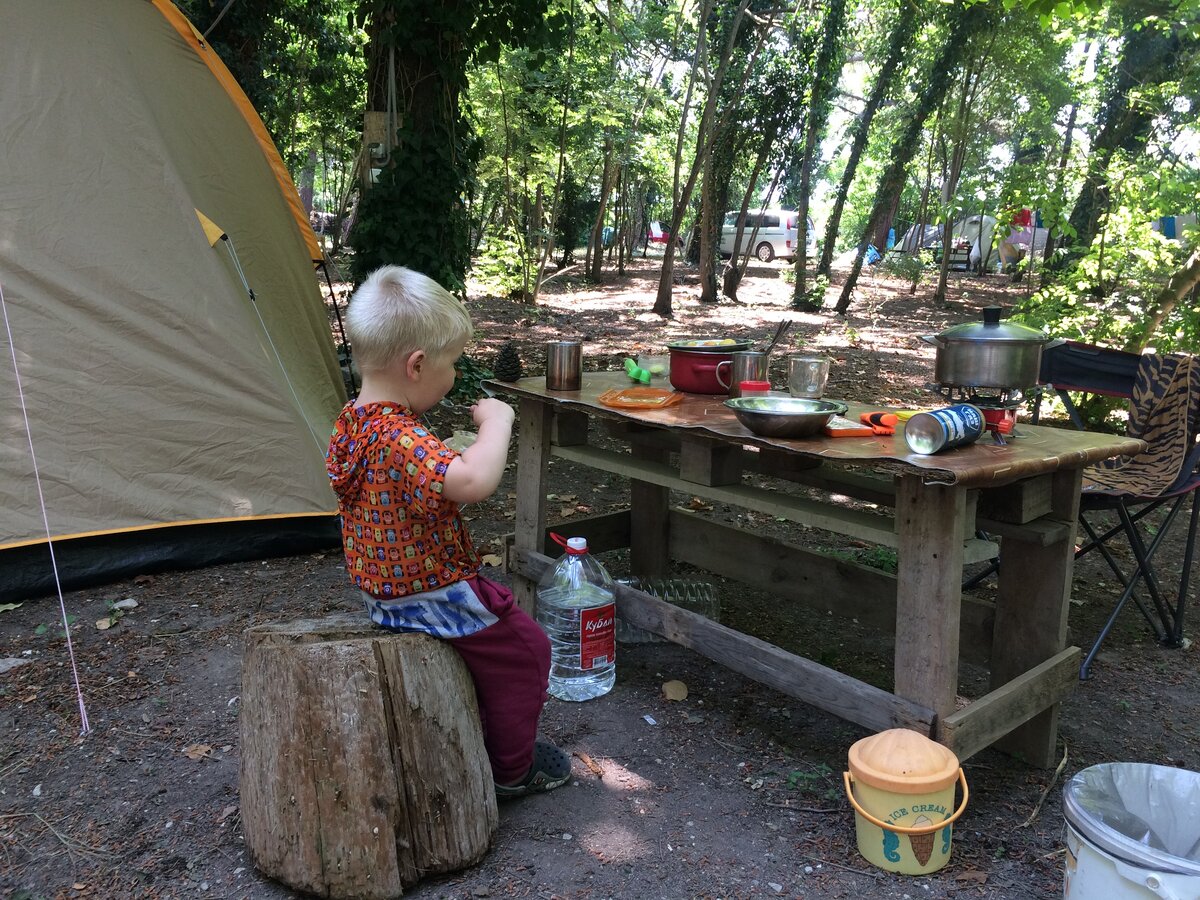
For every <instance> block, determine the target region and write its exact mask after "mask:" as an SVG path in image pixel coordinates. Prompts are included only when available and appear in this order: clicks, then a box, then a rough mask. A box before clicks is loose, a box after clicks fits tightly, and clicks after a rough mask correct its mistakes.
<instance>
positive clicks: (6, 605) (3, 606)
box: [0, 603, 22, 612]
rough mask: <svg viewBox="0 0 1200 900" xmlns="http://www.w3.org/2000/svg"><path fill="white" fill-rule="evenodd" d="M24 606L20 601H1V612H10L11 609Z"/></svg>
mask: <svg viewBox="0 0 1200 900" xmlns="http://www.w3.org/2000/svg"><path fill="white" fill-rule="evenodd" d="M21 606H22V604H20V603H0V612H8V611H9V610H10V609H19V608H20V607H21Z"/></svg>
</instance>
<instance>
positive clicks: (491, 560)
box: [479, 553, 504, 566]
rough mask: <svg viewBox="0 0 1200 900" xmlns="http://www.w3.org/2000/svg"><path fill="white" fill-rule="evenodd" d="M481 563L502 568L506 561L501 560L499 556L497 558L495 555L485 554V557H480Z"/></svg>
mask: <svg viewBox="0 0 1200 900" xmlns="http://www.w3.org/2000/svg"><path fill="white" fill-rule="evenodd" d="M479 561H480V562H481V563H483V564H484V565H485V566H502V565H504V560H503V559H501V558H500V557H499V556H497V555H496V554H495V553H485V554H484V555H483V556H481V557H479Z"/></svg>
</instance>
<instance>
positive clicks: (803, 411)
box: [725, 397, 848, 438]
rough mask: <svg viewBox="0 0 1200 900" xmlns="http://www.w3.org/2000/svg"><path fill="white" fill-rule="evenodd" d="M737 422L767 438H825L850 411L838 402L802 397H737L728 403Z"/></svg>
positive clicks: (727, 401)
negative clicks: (836, 418)
mask: <svg viewBox="0 0 1200 900" xmlns="http://www.w3.org/2000/svg"><path fill="white" fill-rule="evenodd" d="M725 406H727V407H728V408H729V409H730V410H732V411H733V414H734V415H735V416H737V420H738V421H739V422H741V423H742V424H743V425H745V426H746V427H747V428H749V429H750V430H751V431H753V432H754V433H755V434H758V435H762V436H763V437H781V438H801V437H811V436H812V435H817V434H821V432H822V430H823V429H824V428H825V425H826V423H827V422H828V421H829V420H830V419H831V418H833V416H835V415H838V416H840V415H845V413H846V410H847V409H848V407H847V406H846V404H845V403H840V402H838V401H836V400H811V399H807V398H799V397H737V398H732V399H729V400H726V401H725Z"/></svg>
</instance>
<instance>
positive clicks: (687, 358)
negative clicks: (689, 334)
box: [667, 338, 750, 394]
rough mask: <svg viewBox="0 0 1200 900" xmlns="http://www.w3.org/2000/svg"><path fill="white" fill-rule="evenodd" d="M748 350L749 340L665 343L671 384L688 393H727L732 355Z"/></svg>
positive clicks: (713, 339)
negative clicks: (669, 365)
mask: <svg viewBox="0 0 1200 900" xmlns="http://www.w3.org/2000/svg"><path fill="white" fill-rule="evenodd" d="M748 349H750V342H749V341H729V340H728V339H725V338H702V339H698V340H688V341H678V342H676V343H673V344H667V350H668V351H670V354H671V374H670V378H671V386H672V387H673V388H675V390H677V391H686V392H687V393H689V394H728V393H729V377H730V371H729V370H730V365H731V363H732V360H733V354H734V353H736V352H737V351H739V350H748ZM718 367H719V368H720V372H719V373H718ZM722 379H723V381H722Z"/></svg>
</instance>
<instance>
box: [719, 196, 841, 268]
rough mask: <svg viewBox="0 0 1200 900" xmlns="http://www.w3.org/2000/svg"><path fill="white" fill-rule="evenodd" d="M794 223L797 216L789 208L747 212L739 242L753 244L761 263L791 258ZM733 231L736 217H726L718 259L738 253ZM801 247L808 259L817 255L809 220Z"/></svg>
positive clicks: (795, 241) (813, 232) (815, 239)
mask: <svg viewBox="0 0 1200 900" xmlns="http://www.w3.org/2000/svg"><path fill="white" fill-rule="evenodd" d="M797 221H799V213H797V212H796V211H795V210H793V209H760V210H755V211H754V212H747V213H746V224H745V225H744V226H743V229H742V240H743V241H753V247H754V255H755V256H757V257H758V258H759V259H760V260H762V261H763V262H770V261H771V260H773V259H775V257H777V256H778V257H780V258H782V259H794V258H795V256H796V247H797V246H798V244H797V232H796V223H797ZM756 226H757V229H758V230H757V231H755V227H756ZM737 231H738V214H737V213H735V212H732V213H729V214H727V215H726V216H725V224H724V225H722V227H721V246H720V247H719V248H718V250H719V252H720V254H721V255H722V256H732V255H733V254H734V253H736V252H737V251H738V249H739V247H740V245H739V247H735V246H734V243H735V242H736V240H737ZM805 246H806V248H807V253H806V255H807V256H809V257H812V256H813V255H814V254H815V253H816V252H817V238H816V227H815V226H814V225H813V220H812V218H809V220H808V240H807V241H805Z"/></svg>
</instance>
